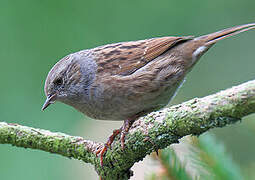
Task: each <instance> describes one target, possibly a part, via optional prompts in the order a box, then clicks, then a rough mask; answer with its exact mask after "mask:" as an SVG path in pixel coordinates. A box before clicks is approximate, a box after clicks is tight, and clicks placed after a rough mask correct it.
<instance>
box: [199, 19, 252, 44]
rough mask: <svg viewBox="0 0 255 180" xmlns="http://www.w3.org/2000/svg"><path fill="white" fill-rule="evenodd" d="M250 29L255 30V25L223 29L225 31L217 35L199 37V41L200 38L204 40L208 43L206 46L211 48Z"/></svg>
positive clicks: (216, 33)
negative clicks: (222, 40) (220, 41)
mask: <svg viewBox="0 0 255 180" xmlns="http://www.w3.org/2000/svg"><path fill="white" fill-rule="evenodd" d="M250 29H255V23H251V24H245V25H240V26H235V27H232V28H227V29H223V30H221V31H218V32H215V33H211V34H208V35H205V36H201V37H199V39H200V38H201V39H204V40H205V41H206V43H205V46H209V45H213V44H215V43H216V42H217V41H219V40H221V39H225V38H227V37H230V36H234V35H236V34H239V33H241V32H244V31H248V30H250Z"/></svg>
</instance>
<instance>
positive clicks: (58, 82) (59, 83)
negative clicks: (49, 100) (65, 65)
mask: <svg viewBox="0 0 255 180" xmlns="http://www.w3.org/2000/svg"><path fill="white" fill-rule="evenodd" d="M54 84H55V85H57V86H60V85H62V84H63V79H62V78H57V79H56V80H55V81H54Z"/></svg>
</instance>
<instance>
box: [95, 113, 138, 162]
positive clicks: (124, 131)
mask: <svg viewBox="0 0 255 180" xmlns="http://www.w3.org/2000/svg"><path fill="white" fill-rule="evenodd" d="M136 118H137V117H136V116H135V118H129V119H127V120H125V121H124V123H123V125H122V127H121V128H120V129H116V130H114V131H113V133H112V135H111V136H110V137H109V138H108V141H107V142H106V143H105V144H104V147H103V148H102V149H99V150H98V151H97V152H96V155H98V154H100V165H101V166H103V157H104V154H105V153H106V151H107V149H108V148H109V147H111V144H112V143H113V141H114V139H115V137H116V136H117V135H118V134H120V133H121V136H120V140H121V147H122V149H123V150H124V144H125V136H126V134H127V133H128V131H129V129H130V127H131V126H132V124H133V123H134V121H135V120H136Z"/></svg>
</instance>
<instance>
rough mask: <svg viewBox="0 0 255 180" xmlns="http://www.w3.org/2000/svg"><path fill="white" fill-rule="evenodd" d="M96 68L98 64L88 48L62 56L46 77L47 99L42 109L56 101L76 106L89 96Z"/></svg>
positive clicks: (45, 89) (45, 90)
mask: <svg viewBox="0 0 255 180" xmlns="http://www.w3.org/2000/svg"><path fill="white" fill-rule="evenodd" d="M96 69H97V65H96V63H95V62H94V61H93V59H92V58H91V55H90V53H89V51H88V50H84V51H79V52H76V53H74V54H70V55H68V56H66V57H64V58H62V59H61V60H60V61H59V62H57V63H56V64H55V65H54V66H53V68H52V69H51V70H50V72H49V74H48V76H47V78H46V81H45V86H44V92H45V95H46V97H47V99H46V101H45V103H44V105H43V107H42V110H44V109H46V108H47V107H48V106H49V105H50V104H53V103H55V101H60V102H63V103H65V104H68V105H71V106H74V103H79V101H82V100H83V99H84V98H86V97H87V96H89V91H90V85H91V84H92V83H93V81H94V79H95V72H96ZM81 96H82V97H81Z"/></svg>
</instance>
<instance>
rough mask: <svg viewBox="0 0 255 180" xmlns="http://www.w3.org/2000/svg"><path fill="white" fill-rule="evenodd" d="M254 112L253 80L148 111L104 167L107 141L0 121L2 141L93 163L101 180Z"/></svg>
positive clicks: (125, 174) (116, 144) (126, 172)
mask: <svg viewBox="0 0 255 180" xmlns="http://www.w3.org/2000/svg"><path fill="white" fill-rule="evenodd" d="M254 112H255V80H253V81H249V82H246V83H244V84H241V85H239V86H235V87H232V88H230V89H227V90H224V91H221V92H219V93H216V94H213V95H210V96H206V97H204V98H195V99H192V100H190V101H187V102H184V103H182V104H179V105H175V106H172V107H170V108H165V109H163V110H161V111H157V112H153V113H150V114H148V115H147V116H145V117H141V118H140V119H138V120H137V121H136V122H135V123H134V124H133V126H132V128H131V129H130V132H129V134H128V135H127V137H126V144H125V150H124V151H123V150H121V146H120V143H119V139H118V138H119V137H118V138H117V139H116V140H115V141H114V143H113V145H112V149H111V150H108V151H107V153H106V154H105V158H104V166H103V167H101V166H100V161H99V158H98V157H96V155H95V152H96V150H97V149H98V148H100V147H102V145H103V144H102V143H96V142H92V141H88V140H85V139H83V138H82V137H74V136H69V135H66V134H63V133H53V132H50V131H47V130H42V129H35V128H30V127H25V126H21V125H18V124H10V123H5V122H0V143H1V144H12V145H14V146H18V147H25V148H32V149H40V150H43V151H47V152H51V153H56V154H61V155H63V156H66V157H69V158H74V159H80V160H83V161H84V162H85V163H91V164H93V165H94V166H95V169H96V171H97V173H98V174H99V175H100V176H101V177H102V178H103V179H128V178H130V176H131V175H132V172H131V171H130V168H131V167H132V166H133V165H134V163H135V162H138V161H140V160H142V159H143V158H144V157H145V156H146V155H148V154H150V153H151V152H152V151H154V150H155V149H163V148H166V147H167V146H169V145H170V144H172V143H177V142H178V139H180V138H181V137H183V136H185V135H189V134H193V135H200V134H201V133H203V132H205V131H207V130H209V129H211V128H215V127H223V126H226V125H228V124H233V123H235V122H237V121H239V120H241V118H242V117H244V116H246V115H249V114H251V113H254Z"/></svg>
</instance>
